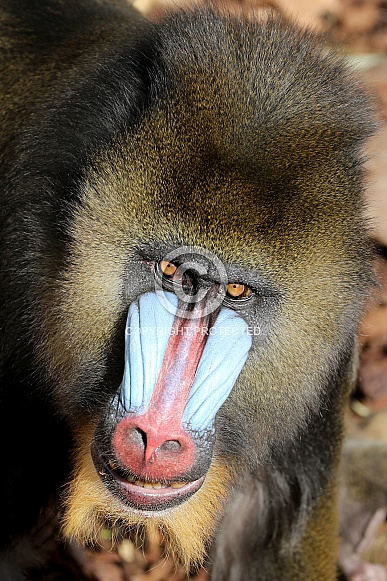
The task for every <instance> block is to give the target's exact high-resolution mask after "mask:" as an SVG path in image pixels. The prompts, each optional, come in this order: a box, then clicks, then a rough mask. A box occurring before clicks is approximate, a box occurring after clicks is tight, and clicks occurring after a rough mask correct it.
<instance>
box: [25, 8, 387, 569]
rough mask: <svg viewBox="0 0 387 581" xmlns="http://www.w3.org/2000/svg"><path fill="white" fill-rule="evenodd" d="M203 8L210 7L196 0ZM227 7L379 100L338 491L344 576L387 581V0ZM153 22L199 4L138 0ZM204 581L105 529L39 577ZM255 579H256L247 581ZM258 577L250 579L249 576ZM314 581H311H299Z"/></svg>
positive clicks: (58, 549)
mask: <svg viewBox="0 0 387 581" xmlns="http://www.w3.org/2000/svg"><path fill="white" fill-rule="evenodd" d="M195 3H197V4H200V3H203V4H204V3H205V0H201V1H200V0H198V2H195ZM213 3H215V4H219V6H220V8H221V9H222V10H227V11H234V12H239V11H243V12H244V13H247V14H248V15H249V17H251V18H254V17H255V16H254V15H256V14H257V13H259V11H260V10H261V9H262V8H267V7H270V8H272V9H273V10H276V11H279V12H280V13H282V14H283V15H284V16H285V17H286V18H290V19H296V20H297V21H298V22H300V23H302V25H304V26H308V27H312V28H313V29H315V30H318V31H319V32H320V33H322V34H323V35H324V36H325V37H326V38H327V40H328V42H329V43H331V44H334V45H339V46H340V47H341V48H340V50H341V52H342V54H343V55H344V56H345V58H346V60H347V62H348V66H350V67H351V68H353V70H354V71H355V74H356V75H358V77H359V78H360V79H361V80H362V81H363V83H364V85H365V86H366V89H367V90H368V91H369V92H370V93H372V94H373V95H375V100H376V103H377V107H378V110H379V116H380V120H381V127H380V131H379V133H378V134H377V135H376V137H374V138H373V140H372V142H371V143H370V144H369V146H368V148H367V151H366V152H365V153H366V155H367V158H368V161H367V170H368V173H369V184H370V185H369V189H368V192H367V206H366V209H365V213H366V215H367V219H368V221H369V227H370V237H371V238H372V239H373V240H374V241H375V246H376V256H375V273H376V277H377V281H378V284H377V285H376V288H375V292H374V294H373V296H370V299H369V305H368V307H367V310H366V313H365V315H364V319H363V322H362V325H361V327H360V329H359V344H360V365H359V370H358V381H357V384H356V386H355V389H354V392H353V394H352V395H351V398H350V399H349V401H348V409H347V428H346V429H347V436H346V443H345V447H344V452H343V462H342V471H341V484H340V485H341V495H340V506H339V511H340V536H341V544H340V555H339V566H340V569H341V577H340V579H347V580H349V581H387V524H386V515H387V0H222V2H219V3H218V2H217V1H216V0H215V1H214V2H213ZM133 4H134V5H135V7H136V8H138V9H139V10H140V11H141V12H143V13H144V14H146V15H147V16H148V17H149V18H151V19H153V20H158V19H160V18H162V17H163V16H164V15H165V14H166V13H168V12H170V11H173V10H176V9H178V8H179V7H180V6H182V5H183V6H192V5H193V1H192V0H135V1H134V2H133ZM90 579H91V580H93V579H94V580H96V581H187V579H191V580H192V581H205V580H206V579H208V576H207V574H206V571H205V569H203V570H201V571H199V572H192V575H191V576H190V577H187V575H186V573H185V572H184V571H183V570H182V569H176V568H175V566H174V564H173V563H172V561H170V560H169V559H168V557H167V556H166V555H165V554H164V552H163V547H162V542H161V539H160V538H158V537H155V538H147V539H142V540H141V539H140V540H139V539H125V540H124V541H123V542H121V543H120V544H119V546H118V547H114V548H112V543H111V538H110V531H108V530H106V531H104V532H103V536H102V538H101V546H100V548H99V549H98V550H97V551H93V552H92V551H89V550H85V549H83V548H81V547H77V546H67V547H63V546H62V545H61V544H60V543H58V542H55V541H53V543H52V548H51V551H50V562H49V564H48V567H47V569H41V568H40V569H39V570H37V571H36V572H34V573H33V580H34V581H38V580H39V581H43V580H44V581H59V580H73V581H87V580H90ZM246 581H250V580H246ZM251 581H253V580H251ZM300 581H312V580H300Z"/></svg>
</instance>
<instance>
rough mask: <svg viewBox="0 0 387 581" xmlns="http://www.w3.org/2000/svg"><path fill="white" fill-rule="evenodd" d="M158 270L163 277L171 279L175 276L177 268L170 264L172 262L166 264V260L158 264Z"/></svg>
mask: <svg viewBox="0 0 387 581" xmlns="http://www.w3.org/2000/svg"><path fill="white" fill-rule="evenodd" d="M160 270H161V272H162V273H163V275H164V276H167V277H169V278H171V277H172V276H173V275H174V274H175V272H176V270H177V266H175V265H174V264H172V262H167V261H166V260H162V261H161V262H160Z"/></svg>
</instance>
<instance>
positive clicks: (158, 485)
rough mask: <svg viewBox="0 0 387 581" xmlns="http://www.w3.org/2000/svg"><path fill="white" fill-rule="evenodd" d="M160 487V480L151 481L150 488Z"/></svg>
mask: <svg viewBox="0 0 387 581" xmlns="http://www.w3.org/2000/svg"><path fill="white" fill-rule="evenodd" d="M162 487H163V486H162V484H161V482H152V488H156V489H159V488H162Z"/></svg>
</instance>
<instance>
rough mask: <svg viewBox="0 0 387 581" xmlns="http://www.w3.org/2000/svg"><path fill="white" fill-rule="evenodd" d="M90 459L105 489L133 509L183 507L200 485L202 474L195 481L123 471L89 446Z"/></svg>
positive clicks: (156, 509) (153, 510)
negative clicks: (167, 478)
mask: <svg viewBox="0 0 387 581" xmlns="http://www.w3.org/2000/svg"><path fill="white" fill-rule="evenodd" d="M91 452H92V458H93V462H94V465H95V468H96V470H97V473H98V475H99V477H100V478H101V480H102V482H103V483H104V484H105V486H106V487H107V488H108V490H110V492H112V494H114V495H115V496H117V497H118V498H119V500H120V501H121V502H122V503H123V504H125V505H127V506H129V507H130V508H132V509H136V510H138V511H141V512H144V511H145V512H147V511H152V512H155V511H162V510H166V509H168V508H172V507H174V506H177V505H179V504H182V503H183V502H185V501H186V500H188V498H190V497H191V496H192V495H193V494H195V492H197V491H198V490H199V488H200V487H201V486H202V484H203V482H204V480H205V475H204V476H202V477H201V478H198V479H197V480H193V481H184V480H174V481H172V480H162V481H161V480H151V479H148V478H145V477H141V476H139V475H135V474H129V473H128V472H127V471H123V470H122V469H121V468H120V467H119V466H118V465H116V464H115V463H114V462H112V461H111V460H108V459H107V458H106V457H105V456H103V455H102V454H101V453H100V452H99V451H98V449H97V448H96V446H92V450H91Z"/></svg>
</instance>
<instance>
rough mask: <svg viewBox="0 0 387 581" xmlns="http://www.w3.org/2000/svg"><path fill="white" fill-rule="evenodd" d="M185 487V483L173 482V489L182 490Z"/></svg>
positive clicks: (171, 485)
mask: <svg viewBox="0 0 387 581" xmlns="http://www.w3.org/2000/svg"><path fill="white" fill-rule="evenodd" d="M184 485H185V482H171V484H170V487H171V488H182V487H183V486H184Z"/></svg>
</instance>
